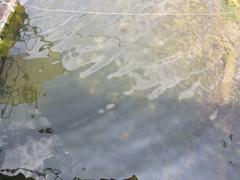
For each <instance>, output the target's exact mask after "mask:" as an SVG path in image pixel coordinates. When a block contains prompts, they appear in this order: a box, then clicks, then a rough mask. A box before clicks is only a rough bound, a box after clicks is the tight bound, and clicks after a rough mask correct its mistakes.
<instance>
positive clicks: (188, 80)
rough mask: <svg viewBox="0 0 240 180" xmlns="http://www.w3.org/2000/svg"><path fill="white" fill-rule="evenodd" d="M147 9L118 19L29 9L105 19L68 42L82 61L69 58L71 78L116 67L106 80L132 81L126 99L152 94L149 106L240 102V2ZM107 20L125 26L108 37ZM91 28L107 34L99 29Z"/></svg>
mask: <svg viewBox="0 0 240 180" xmlns="http://www.w3.org/2000/svg"><path fill="white" fill-rule="evenodd" d="M125 5H126V4H124V3H123V2H120V4H118V6H120V7H121V6H123V7H124V6H125ZM141 5H142V4H141V3H140V2H139V4H135V6H133V7H131V8H130V9H131V10H130V9H129V10H128V12H121V11H120V10H119V8H116V9H117V10H114V9H115V8H113V10H112V12H107V11H100V10H99V11H87V10H84V11H83V10H75V9H72V10H70V9H69V10H67V9H48V8H45V7H37V6H35V5H29V7H28V8H30V9H35V10H38V11H40V12H42V13H43V14H44V13H46V15H49V14H51V13H55V12H58V13H59V14H64V13H69V14H71V13H72V14H80V15H81V16H83V15H89V17H90V18H91V17H95V16H94V15H98V18H99V19H97V20H95V19H94V18H93V20H92V21H88V22H87V23H86V26H85V27H81V26H80V27H79V28H78V26H76V27H75V28H74V29H73V31H72V35H71V36H69V40H68V39H66V40H65V41H66V44H67V43H68V41H69V43H70V41H71V46H73V47H74V48H75V51H76V52H81V54H80V55H79V56H78V57H76V58H74V57H72V59H71V61H69V59H67V58H66V57H63V65H64V67H65V68H66V69H68V70H69V71H72V70H74V69H76V68H79V67H80V68H82V70H81V72H80V78H82V81H84V80H83V79H85V78H86V79H87V78H88V77H89V78H90V79H94V77H90V76H91V75H93V74H96V73H98V72H99V71H104V70H106V69H109V68H106V67H112V70H111V72H110V73H109V72H107V75H106V73H105V76H107V79H108V80H111V79H116V80H117V81H121V80H123V79H124V80H127V81H128V82H130V84H131V85H128V87H127V88H125V89H126V90H124V91H123V92H122V93H123V94H124V95H135V94H137V93H138V92H144V93H146V95H147V97H148V99H150V100H154V99H157V98H158V97H159V96H160V95H162V94H163V93H164V94H165V95H167V94H168V95H170V96H173V97H174V98H175V97H176V98H178V99H180V100H184V99H188V98H193V97H194V100H196V101H200V102H203V101H207V102H209V103H212V104H220V105H224V104H231V103H235V102H236V101H238V97H239V91H238V86H239V83H238V79H239V75H240V74H239V62H238V58H239V52H238V51H236V49H237V47H239V45H240V43H239V39H240V33H239V27H238V24H239V21H240V19H239V8H238V6H239V1H233V0H232V1H230V0H221V1H214V2H210V1H209V2H203V1H199V0H191V1H187V2H186V1H177V2H171V1H166V2H163V3H159V5H158V6H156V4H154V3H152V4H151V3H149V5H148V7H143V6H141ZM103 6H104V4H103ZM135 7H136V8H135ZM139 7H141V8H142V9H139ZM149 9H150V11H149ZM136 12H138V13H136ZM139 12H142V13H139ZM99 15H100V16H99ZM106 16H113V17H115V16H116V17H118V18H117V19H116V20H114V18H113V19H110V20H109V23H107V24H106V25H105V27H104V28H103V29H101V27H102V26H101V25H100V24H98V23H99V22H101V20H103V19H104V18H107V17H106ZM75 17H76V18H77V15H76V16H75ZM75 17H73V19H74V18H75ZM83 18H84V17H83ZM83 22H84V21H83ZM93 24H94V25H93ZM112 24H114V27H113V26H112ZM91 25H92V26H93V27H94V26H98V27H99V28H97V30H95V29H96V28H93V29H91ZM108 25H109V26H108ZM86 28H90V29H89V30H88V33H83V32H84V31H85V29H86ZM112 28H114V29H112ZM105 34H107V35H105ZM72 38H74V40H75V41H73V40H71V39H72ZM75 42H76V43H75ZM94 44H95V45H94ZM86 46H87V47H88V49H86V50H85V47H86ZM60 48H61V49H64V48H66V47H65V46H64V45H63V47H60ZM67 48H68V47H67ZM78 48H79V49H78ZM91 49H93V52H91ZM94 49H95V50H94ZM96 49H97V50H96ZM136 52H138V53H136ZM71 64H72V65H71ZM96 78H97V77H96ZM95 80H96V81H97V79H95ZM95 80H93V81H95ZM99 84H101V83H99ZM89 88H91V87H89Z"/></svg>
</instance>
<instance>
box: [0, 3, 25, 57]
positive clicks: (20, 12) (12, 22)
mask: <svg viewBox="0 0 240 180" xmlns="http://www.w3.org/2000/svg"><path fill="white" fill-rule="evenodd" d="M26 17H27V15H26V13H25V8H24V7H23V6H21V5H17V6H16V9H15V12H14V13H13V15H12V16H11V17H10V18H9V22H8V23H6V25H5V27H4V29H3V31H2V32H1V33H0V35H1V36H0V58H1V57H4V56H7V55H8V51H9V49H10V48H11V47H12V46H13V45H14V44H15V42H16V41H17V40H19V39H20V32H19V29H20V28H21V27H22V26H23V24H24V20H25V18H26Z"/></svg>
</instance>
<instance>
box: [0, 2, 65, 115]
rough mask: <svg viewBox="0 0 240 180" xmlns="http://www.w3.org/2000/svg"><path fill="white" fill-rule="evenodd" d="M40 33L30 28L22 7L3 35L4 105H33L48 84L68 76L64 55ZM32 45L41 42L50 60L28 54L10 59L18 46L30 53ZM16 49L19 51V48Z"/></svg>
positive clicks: (0, 75)
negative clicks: (50, 81) (51, 80)
mask: <svg viewBox="0 0 240 180" xmlns="http://www.w3.org/2000/svg"><path fill="white" fill-rule="evenodd" d="M39 33H40V29H39V28H38V27H33V26H31V25H30V19H29V18H28V16H27V14H26V13H25V9H24V7H23V6H21V5H18V6H17V7H16V10H15V13H14V14H13V15H12V16H11V18H10V19H9V23H7V24H6V26H5V28H4V29H3V31H2V33H1V40H0V57H1V68H0V69H1V71H0V85H1V86H0V93H1V95H0V103H1V104H9V105H17V104H22V103H29V104H31V103H33V102H35V101H36V100H37V99H38V97H39V96H40V95H41V93H42V92H41V87H42V84H43V83H44V82H45V81H46V80H50V79H52V78H54V77H56V76H57V75H60V74H63V73H64V72H65V69H64V68H63V67H62V65H61V54H60V53H58V52H55V51H53V50H52V46H53V43H51V42H49V41H47V40H46V38H45V37H44V36H41V35H40V34H39ZM29 41H35V44H36V43H37V42H38V41H40V42H42V46H41V47H40V48H39V51H47V56H46V57H39V58H33V59H29V58H28V54H26V53H24V52H23V53H20V54H17V55H11V53H10V55H9V50H10V49H11V47H12V46H13V45H14V44H15V43H16V42H17V43H18V44H20V46H21V47H24V48H25V49H27V51H30V50H31V47H30V48H29V47H28V46H29V45H28V42H29ZM14 48H15V49H17V47H14ZM14 48H13V51H14ZM32 48H33V47H32ZM3 114H4V112H2V116H3Z"/></svg>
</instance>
